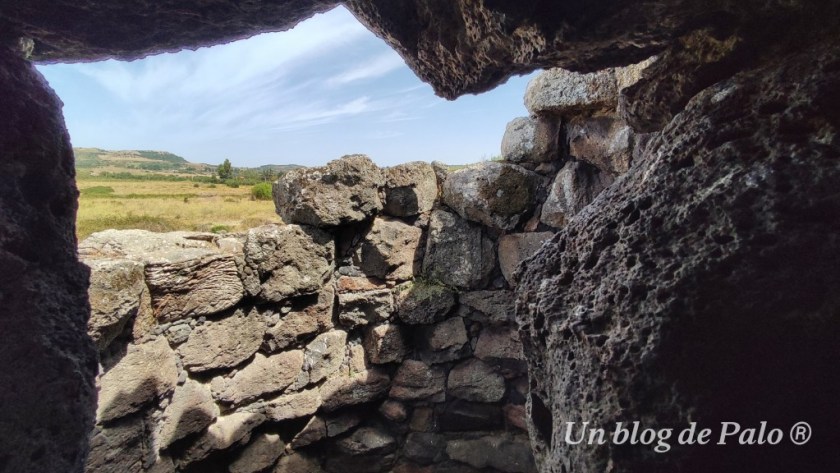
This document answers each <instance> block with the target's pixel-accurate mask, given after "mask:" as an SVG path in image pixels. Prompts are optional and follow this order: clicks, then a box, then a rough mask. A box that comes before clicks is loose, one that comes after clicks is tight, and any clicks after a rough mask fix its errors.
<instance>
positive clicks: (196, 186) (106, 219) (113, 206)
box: [76, 176, 281, 241]
mask: <svg viewBox="0 0 840 473" xmlns="http://www.w3.org/2000/svg"><path fill="white" fill-rule="evenodd" d="M77 184H78V187H79V191H80V193H81V195H80V196H79V213H78V217H77V220H76V233H77V236H78V238H79V240H80V241H81V240H82V239H84V238H86V237H88V236H89V235H90V234H91V233H94V232H98V231H101V230H105V229H109V228H115V229H128V228H138V229H145V230H151V231H156V232H167V231H175V230H190V231H203V232H216V233H221V232H235V231H242V230H246V229H248V228H251V227H255V226H259V225H263V224H265V223H278V222H281V220H280V217H279V216H277V214H276V213H275V212H274V203H273V202H272V201H271V200H252V198H251V186H240V187H238V188H232V187H228V186H226V185H224V184H206V183H193V182H189V181H176V182H169V181H143V180H126V179H107V178H96V177H84V178H82V177H81V176H80V179H79V180H78V181H77Z"/></svg>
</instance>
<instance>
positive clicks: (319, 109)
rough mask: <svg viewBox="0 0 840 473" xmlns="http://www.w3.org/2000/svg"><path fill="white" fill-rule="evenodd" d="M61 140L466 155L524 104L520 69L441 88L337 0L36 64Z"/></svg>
mask: <svg viewBox="0 0 840 473" xmlns="http://www.w3.org/2000/svg"><path fill="white" fill-rule="evenodd" d="M38 69H39V70H40V71H41V72H42V73H43V74H44V76H45V77H46V78H47V80H48V81H49V82H50V84H51V85H52V87H53V88H54V89H55V91H56V92H57V93H58V95H59V97H61V99H62V101H63V102H64V116H65V119H66V121H67V127H68V129H69V130H70V136H71V139H72V141H73V145H74V146H79V147H97V148H104V149H115V150H116V149H152V150H162V151H170V152H173V153H175V154H178V155H181V156H183V157H185V158H186V159H188V160H190V161H193V162H204V163H211V164H218V163H220V162H221V161H222V160H224V159H225V158H229V159H230V160H231V162H232V163H233V164H234V166H258V165H262V164H269V163H271V164H292V163H294V164H303V165H307V166H313V165H321V164H324V163H326V162H327V161H330V160H332V159H335V158H338V157H340V156H342V155H345V154H352V153H364V154H367V155H369V156H370V157H371V158H372V159H373V160H374V161H376V162H377V163H378V164H380V165H383V166H385V165H393V164H397V163H402V162H407V161H415V160H423V161H433V160H440V161H444V162H447V163H450V164H459V163H470V162H477V161H480V160H482V159H488V158H489V157H491V156H494V155H497V154H499V146H500V143H501V139H502V135H503V133H504V129H505V125H506V124H507V123H508V122H509V121H510V120H512V119H513V118H515V117H518V116H524V115H526V114H527V111H526V110H525V107H524V105H523V100H522V97H523V94H524V91H525V86H526V84H527V83H528V80H530V78H531V77H532V76H525V77H515V78H512V79H511V80H509V81H508V82H507V83H506V84H504V85H502V86H499V87H497V88H496V89H495V90H492V91H490V92H487V93H484V94H481V95H479V96H473V95H468V96H465V97H462V98H460V99H458V100H456V101H451V102H450V101H447V100H444V99H441V98H439V97H437V96H435V95H434V92H433V91H432V88H431V86H429V85H428V84H426V83H424V82H422V81H420V79H418V78H417V77H416V76H415V75H414V73H412V72H411V70H410V69H409V68H408V67H407V66H406V65H405V62H404V61H403V60H402V58H401V57H400V56H399V55H398V54H397V53H396V52H394V51H393V50H392V49H391V48H390V47H388V45H387V44H385V42H384V41H382V40H380V39H379V38H377V37H376V36H374V35H373V34H372V33H370V32H369V31H367V29H365V28H364V27H363V26H362V25H361V24H360V23H359V22H358V21H356V19H355V18H354V17H353V16H352V15H351V14H350V13H349V12H348V11H347V10H345V9H344V8H343V7H339V8H336V9H335V10H332V11H330V12H328V13H325V14H322V15H317V16H316V17H314V18H312V19H309V20H307V21H305V22H303V23H301V24H299V25H298V26H297V27H296V28H294V29H293V30H290V31H286V32H282V33H268V34H263V35H259V36H255V37H253V38H250V39H247V40H243V41H238V42H234V43H230V44H226V45H220V46H215V47H212V48H202V49H199V50H197V51H182V52H179V53H176V54H162V55H158V56H151V57H148V58H146V59H143V60H138V61H133V62H121V61H113V60H110V61H103V62H97V63H86V64H59V65H45V66H39V67H38Z"/></svg>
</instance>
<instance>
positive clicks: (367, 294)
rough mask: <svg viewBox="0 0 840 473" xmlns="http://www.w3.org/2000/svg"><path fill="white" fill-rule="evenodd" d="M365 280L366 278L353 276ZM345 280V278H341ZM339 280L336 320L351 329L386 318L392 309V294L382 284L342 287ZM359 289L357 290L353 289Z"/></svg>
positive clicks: (382, 320)
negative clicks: (346, 288) (345, 288)
mask: <svg viewBox="0 0 840 473" xmlns="http://www.w3.org/2000/svg"><path fill="white" fill-rule="evenodd" d="M354 279H357V280H361V281H362V282H365V281H367V279H366V278H354ZM342 280H345V281H346V280H347V278H342ZM341 284H342V283H341V281H339V288H338V320H339V322H340V323H341V325H343V326H344V327H346V328H348V329H353V328H355V327H358V326H362V325H368V324H371V323H379V322H384V321H385V320H388V318H389V317H390V316H391V313H392V312H393V311H394V294H393V292H392V291H391V289H388V288H387V287H385V286H382V285H378V284H376V285H371V286H360V287H351V288H348V290H342V289H344V288H343V287H342V285H341ZM354 289H359V290H354Z"/></svg>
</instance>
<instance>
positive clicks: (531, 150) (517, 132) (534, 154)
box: [502, 117, 560, 163]
mask: <svg viewBox="0 0 840 473" xmlns="http://www.w3.org/2000/svg"><path fill="white" fill-rule="evenodd" d="M559 135H560V130H559V127H558V123H557V121H556V120H544V119H540V118H533V117H520V118H515V119H514V120H513V121H511V122H510V123H508V124H507V127H506V128H505V135H504V137H502V159H504V160H505V161H510V162H512V163H522V162H528V163H543V162H548V161H552V160H554V159H557V158H558V157H559V156H558V153H559V152H560V147H559V145H560V143H559V138H560V136H559Z"/></svg>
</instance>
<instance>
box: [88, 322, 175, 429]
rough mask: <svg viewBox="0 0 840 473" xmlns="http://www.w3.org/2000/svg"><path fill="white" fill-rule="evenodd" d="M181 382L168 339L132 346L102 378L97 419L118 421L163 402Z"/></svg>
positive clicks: (100, 380)
mask: <svg viewBox="0 0 840 473" xmlns="http://www.w3.org/2000/svg"><path fill="white" fill-rule="evenodd" d="M177 382H178V366H177V358H176V357H175V354H174V353H173V352H172V350H171V349H170V348H169V343H167V342H166V339H165V338H158V339H156V340H155V341H152V342H149V343H144V344H142V345H129V346H128V349H127V352H126V354H125V356H123V357H122V359H120V361H119V362H118V363H117V364H116V365H114V366H113V367H112V368H111V369H109V370H108V371H107V372H105V374H104V375H102V377H101V378H100V379H99V406H98V410H97V419H98V420H99V421H100V422H107V421H110V420H114V419H118V418H120V417H123V416H126V415H128V414H131V413H133V412H137V411H138V410H140V408H142V407H143V406H145V405H147V404H149V403H151V402H152V401H155V400H157V399H160V398H161V397H163V396H165V395H167V394H169V393H171V392H172V390H173V389H175V384H176V383H177Z"/></svg>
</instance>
